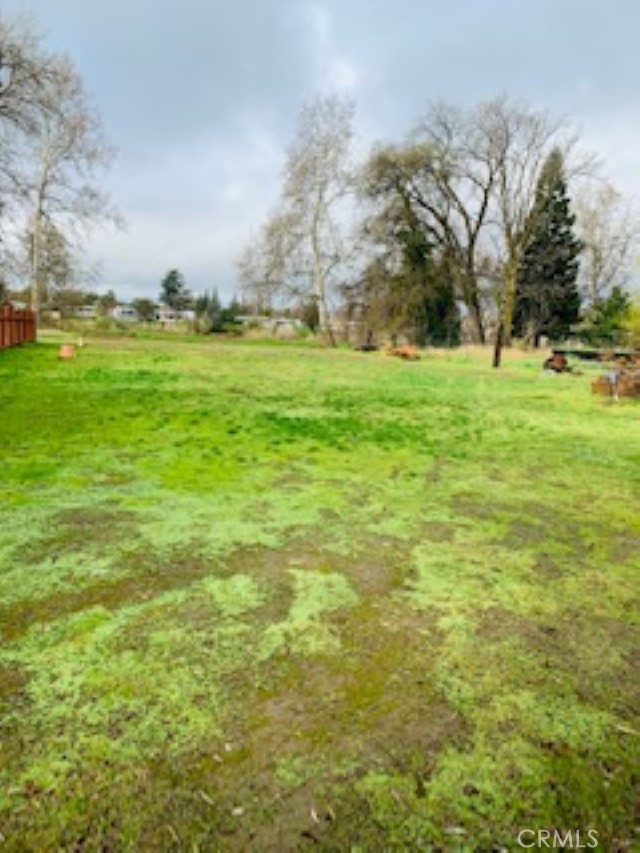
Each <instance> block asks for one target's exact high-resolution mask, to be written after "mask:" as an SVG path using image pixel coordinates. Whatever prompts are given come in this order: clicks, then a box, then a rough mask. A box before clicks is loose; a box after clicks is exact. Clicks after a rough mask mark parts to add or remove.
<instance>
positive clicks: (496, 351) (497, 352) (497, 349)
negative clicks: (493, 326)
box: [493, 322, 504, 367]
mask: <svg viewBox="0 0 640 853" xmlns="http://www.w3.org/2000/svg"><path fill="white" fill-rule="evenodd" d="M503 340H504V327H503V325H502V322H500V323H499V324H498V329H497V331H496V341H495V344H494V347H493V366H494V367H500V365H501V363H502V345H503Z"/></svg>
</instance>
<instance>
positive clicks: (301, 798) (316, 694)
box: [0, 339, 640, 853]
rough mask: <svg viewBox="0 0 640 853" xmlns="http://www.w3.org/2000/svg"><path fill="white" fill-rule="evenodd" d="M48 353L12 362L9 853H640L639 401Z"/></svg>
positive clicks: (248, 350) (229, 359) (521, 372)
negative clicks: (533, 850)
mask: <svg viewBox="0 0 640 853" xmlns="http://www.w3.org/2000/svg"><path fill="white" fill-rule="evenodd" d="M56 356H57V345H56V343H55V342H53V341H51V342H49V343H40V344H38V345H35V346H31V347H24V348H21V349H16V350H11V351H3V352H0V405H1V409H0V411H1V414H0V441H1V442H2V448H3V451H2V467H1V470H2V475H1V477H0V511H1V517H0V635H1V646H0V713H1V731H0V735H1V746H0V841H2V844H0V847H2V849H3V850H4V849H6V850H9V851H20V853H22V851H37V853H42V851H56V850H73V851H115V850H143V851H147V850H148V851H164V850H185V851H198V850H200V851H209V850H222V851H225V850H229V851H239V850H256V851H262V850H273V851H287V850H304V849H310V850H311V849H321V850H335V851H344V850H353V851H382V850H434V851H436V850H442V851H475V850H477V851H491V850H501V849H507V850H516V849H521V848H520V847H519V846H518V844H517V841H516V836H517V834H518V832H519V831H520V830H522V829H525V828H531V829H533V830H538V829H548V830H550V831H551V832H553V830H554V829H557V830H562V831H563V835H564V834H565V833H566V832H567V831H572V832H574V833H575V831H576V830H578V829H580V830H581V832H582V833H583V841H582V843H583V844H584V843H585V842H586V841H587V840H588V838H587V837H586V832H587V830H589V829H592V830H595V831H597V832H598V839H599V842H600V849H603V850H607V851H617V850H627V849H636V850H637V849H640V813H639V812H638V810H637V809H638V806H637V804H638V799H639V792H640V784H639V783H640V780H639V771H638V767H639V762H638V757H639V747H640V724H639V723H638V716H637V714H638V705H639V699H640V678H639V672H638V669H639V668H638V664H639V661H640V657H639V651H638V650H639V646H640V644H639V642H638V640H639V636H640V629H639V621H640V620H639V608H638V598H639V595H638V589H639V584H638V574H639V570H640V405H638V404H636V403H633V402H630V401H627V402H625V401H621V402H620V403H618V404H612V403H610V402H609V401H608V400H602V399H598V398H593V397H592V396H591V395H590V393H589V378H590V377H589V374H585V375H582V376H546V375H544V374H543V373H542V371H541V370H540V363H541V360H542V358H541V357H540V356H539V355H535V356H531V357H519V358H516V357H515V356H514V355H512V356H511V357H509V358H508V359H507V362H506V365H505V367H504V369H502V370H501V371H492V370H491V368H490V367H489V366H488V363H489V356H488V355H487V354H486V353H484V354H482V355H481V356H480V355H478V354H476V353H473V352H471V351H469V352H466V351H464V350H461V351H459V352H456V353H451V354H450V355H442V354H441V355H436V354H434V355H431V356H429V355H428V356H427V357H425V358H424V359H423V360H422V361H421V362H419V363H415V364H408V363H403V362H399V361H397V360H393V359H386V358H384V357H382V356H380V355H378V354H370V355H364V354H359V353H352V352H347V351H340V350H338V351H331V352H327V351H323V350H320V349H313V348H311V347H304V346H294V345H280V346H258V345H246V344H243V343H241V342H238V343H211V342H200V343H196V342H193V341H191V342H189V341H182V342H181V341H177V340H172V341H171V342H167V341H153V340H146V341H135V340H124V339H122V340H118V339H111V340H102V341H99V340H95V341H90V342H89V346H88V347H87V348H85V349H83V350H82V351H81V352H80V353H79V356H78V358H77V359H76V360H75V361H73V362H69V363H63V362H59V361H58V360H57V357H56ZM530 837H531V836H529V838H530Z"/></svg>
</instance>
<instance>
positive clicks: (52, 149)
mask: <svg viewBox="0 0 640 853" xmlns="http://www.w3.org/2000/svg"><path fill="white" fill-rule="evenodd" d="M54 70H55V73H53V74H51V75H50V77H49V79H48V80H47V82H46V85H44V86H43V91H42V93H41V100H40V110H39V114H38V115H37V117H36V119H35V122H34V126H33V128H32V129H31V130H30V133H29V135H28V137H27V139H26V141H25V158H24V163H25V167H24V172H23V174H22V177H21V183H22V184H23V186H24V187H25V196H26V204H27V208H28V211H27V216H28V224H27V233H28V237H29V247H30V250H29V267H30V278H31V305H32V308H33V309H34V310H35V311H36V312H38V310H39V307H40V300H41V298H42V296H43V295H45V294H46V285H47V279H48V276H49V274H50V270H48V268H47V263H46V259H47V253H46V239H45V238H46V234H47V232H48V231H49V232H51V231H52V230H53V231H55V233H57V234H58V235H59V240H60V241H62V243H64V245H65V249H66V252H67V254H68V255H72V254H73V249H74V248H75V247H77V244H78V238H79V237H80V236H84V235H85V234H86V232H87V230H88V229H90V228H91V226H92V225H94V224H96V223H104V222H116V223H117V222H119V218H118V215H117V213H116V211H115V210H114V209H113V207H112V206H111V204H110V202H109V199H108V197H107V196H106V195H105V194H104V193H103V192H102V191H101V190H100V189H99V186H98V181H99V178H100V177H101V174H102V172H103V171H104V170H105V169H106V168H107V167H108V166H109V165H110V163H111V160H112V157H113V149H112V148H111V146H110V145H109V144H108V142H107V141H106V138H105V135H104V131H103V129H102V124H101V122H100V119H99V117H98V115H97V113H96V112H95V110H94V109H93V108H92V107H91V105H90V104H89V103H88V100H87V97H86V93H85V91H84V86H83V83H82V80H81V78H80V77H79V75H78V73H77V71H76V70H75V68H74V67H73V65H72V64H71V62H69V61H68V60H67V59H64V58H58V59H57V60H56V61H55V64H54Z"/></svg>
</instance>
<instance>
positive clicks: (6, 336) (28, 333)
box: [0, 305, 36, 349]
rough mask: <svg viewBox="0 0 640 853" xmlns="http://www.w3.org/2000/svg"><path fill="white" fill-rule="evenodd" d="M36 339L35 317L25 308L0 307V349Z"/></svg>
mask: <svg viewBox="0 0 640 853" xmlns="http://www.w3.org/2000/svg"><path fill="white" fill-rule="evenodd" d="M35 339H36V317H35V314H34V312H33V311H29V310H28V309H27V308H14V307H13V306H12V305H0V349H4V348H5V347H15V346H17V345H18V344H23V343H26V342H27V341H35Z"/></svg>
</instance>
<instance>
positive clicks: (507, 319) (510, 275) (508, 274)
mask: <svg viewBox="0 0 640 853" xmlns="http://www.w3.org/2000/svg"><path fill="white" fill-rule="evenodd" d="M517 296H518V265H517V263H516V262H515V261H514V260H509V261H507V263H506V265H505V269H504V310H503V314H502V323H501V325H502V335H503V340H502V343H503V344H504V346H510V345H511V330H512V328H513V315H514V313H515V310H516V299H517Z"/></svg>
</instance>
